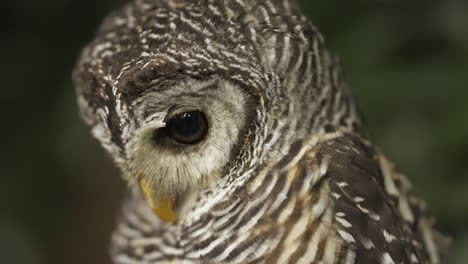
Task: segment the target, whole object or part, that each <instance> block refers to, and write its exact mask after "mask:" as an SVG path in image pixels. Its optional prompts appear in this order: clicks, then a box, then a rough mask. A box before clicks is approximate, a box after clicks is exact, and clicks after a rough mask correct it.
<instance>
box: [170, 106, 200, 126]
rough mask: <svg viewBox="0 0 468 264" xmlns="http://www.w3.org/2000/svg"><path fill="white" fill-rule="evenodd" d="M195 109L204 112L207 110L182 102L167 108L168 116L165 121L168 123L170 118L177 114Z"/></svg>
mask: <svg viewBox="0 0 468 264" xmlns="http://www.w3.org/2000/svg"><path fill="white" fill-rule="evenodd" d="M193 111H200V112H203V113H204V112H205V111H203V110H202V109H201V108H199V107H194V106H191V105H182V104H178V105H173V106H171V107H170V108H169V109H168V110H167V114H166V117H165V118H164V122H165V123H166V122H167V121H168V120H170V119H171V118H173V117H174V116H176V115H179V114H182V113H185V112H193Z"/></svg>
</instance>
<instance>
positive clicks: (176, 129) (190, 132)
mask: <svg viewBox="0 0 468 264" xmlns="http://www.w3.org/2000/svg"><path fill="white" fill-rule="evenodd" d="M166 129H167V131H166V133H167V136H169V137H170V138H172V139H173V140H175V141H177V142H179V143H182V144H195V143H198V142H200V141H201V140H203V139H204V138H205V136H206V134H207V132H208V122H207V120H206V116H205V114H203V112H201V111H191V112H185V113H182V114H178V115H176V116H174V117H172V118H171V119H169V120H168V121H167V126H166Z"/></svg>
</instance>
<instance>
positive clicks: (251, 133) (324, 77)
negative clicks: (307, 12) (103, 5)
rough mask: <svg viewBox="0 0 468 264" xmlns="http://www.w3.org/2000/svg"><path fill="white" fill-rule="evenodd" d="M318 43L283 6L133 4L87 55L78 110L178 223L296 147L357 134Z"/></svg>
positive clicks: (271, 1) (132, 180) (275, 2)
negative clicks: (327, 136)
mask: <svg viewBox="0 0 468 264" xmlns="http://www.w3.org/2000/svg"><path fill="white" fill-rule="evenodd" d="M306 36H307V37H306ZM323 45H324V43H323V39H322V37H321V35H320V33H319V32H318V31H317V30H316V29H315V27H314V26H313V25H312V24H310V23H309V22H308V21H307V20H306V18H305V17H304V16H302V15H301V14H300V13H299V12H298V11H297V7H296V5H295V4H294V3H291V2H290V1H287V0H265V1H252V0H239V1H225V0H198V1H189V0H177V1H176V0H159V1H158V0H139V1H135V2H133V3H130V4H128V5H126V6H124V7H123V8H122V9H121V10H120V11H118V12H116V13H114V14H112V15H111V16H110V17H108V18H107V19H106V20H105V21H104V23H103V25H102V26H101V27H100V29H99V30H98V32H97V35H96V38H95V39H94V41H93V42H92V43H91V44H90V45H88V46H87V47H86V48H85V49H84V51H83V53H82V55H81V57H80V60H79V62H78V65H77V66H76V69H75V72H74V81H75V86H76V88H77V89H76V90H77V95H78V104H79V107H80V110H81V115H82V118H83V119H84V121H85V122H86V124H88V125H89V126H90V128H91V131H92V134H93V135H94V137H96V138H97V139H98V140H99V141H100V143H101V144H102V146H103V147H104V148H105V149H106V150H107V151H108V152H109V153H110V155H111V156H112V158H113V159H114V160H115V162H116V164H117V165H118V166H119V167H120V168H121V170H122V172H123V175H124V177H125V179H126V180H127V181H128V182H129V184H130V185H131V186H136V187H137V189H139V190H141V191H142V193H143V194H144V196H145V197H146V199H147V201H148V202H149V204H150V205H151V206H152V207H153V209H154V210H155V212H156V213H157V214H158V215H159V216H160V217H161V218H163V219H165V220H168V221H175V220H176V219H178V218H179V219H180V218H183V215H184V213H183V212H185V211H187V210H190V208H191V206H192V205H193V204H194V203H196V202H198V201H200V199H201V197H203V196H204V195H205V197H206V194H209V193H213V192H223V191H232V190H235V189H238V188H243V182H244V181H245V180H246V179H248V178H249V177H254V176H255V171H256V170H258V169H259V168H261V167H262V166H264V164H265V161H268V160H272V159H280V158H281V157H283V156H284V154H285V152H288V151H291V148H292V146H295V144H296V145H297V146H300V144H301V143H303V142H305V141H306V140H311V139H312V138H313V137H318V136H320V134H323V133H325V132H331V131H334V130H338V129H349V130H358V129H359V126H360V121H359V118H358V117H357V114H356V110H355V107H354V104H353V101H352V98H351V96H350V93H349V91H348V88H347V86H346V83H345V82H344V81H343V79H342V75H341V72H340V70H339V66H338V64H337V63H336V61H335V60H334V58H333V57H332V56H331V55H330V54H329V52H328V51H327V50H326V49H325V48H324V47H323ZM211 197H212V198H213V200H216V198H214V197H216V196H211ZM210 202H212V201H211V200H208V201H205V204H207V206H206V207H209V204H210ZM197 208H200V207H197Z"/></svg>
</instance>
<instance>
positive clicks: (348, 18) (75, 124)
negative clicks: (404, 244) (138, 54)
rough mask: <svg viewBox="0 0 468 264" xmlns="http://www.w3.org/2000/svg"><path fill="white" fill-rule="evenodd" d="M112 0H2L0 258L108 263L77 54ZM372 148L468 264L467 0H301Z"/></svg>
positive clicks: (111, 213) (113, 203)
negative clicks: (340, 71) (75, 74)
mask: <svg viewBox="0 0 468 264" xmlns="http://www.w3.org/2000/svg"><path fill="white" fill-rule="evenodd" d="M123 2H125V1H123V0H99V1H96V0H79V1H78V0H48V1H32V0H29V1H28V0H16V1H14V0H7V1H6V3H5V2H3V3H2V9H1V10H2V11H1V15H0V22H1V25H2V26H1V28H0V60H1V63H0V73H1V75H0V77H1V78H0V83H1V84H2V88H1V89H2V91H3V94H2V95H1V96H0V114H1V116H2V117H3V120H4V121H3V122H2V125H1V129H0V133H1V134H0V135H1V137H0V138H2V139H3V140H2V143H0V146H1V147H0V175H1V185H0V256H1V262H2V263H15V264H26V263H27V264H29V263H33V264H36V263H37V264H43V263H52V264H59V263H71V264H74V263H76V264H78V263H100V264H105V263H109V260H108V257H107V245H108V239H109V234H110V231H111V230H112V229H113V227H114V223H115V217H116V214H117V212H118V208H119V204H120V201H121V195H122V189H123V183H122V182H121V180H120V178H119V173H118V171H117V170H116V169H115V168H114V167H113V165H112V163H111V162H110V159H108V157H107V156H106V154H105V153H104V151H103V150H101V149H100V147H99V146H98V145H97V143H96V142H95V141H94V140H92V139H91V137H90V135H89V133H88V131H87V129H86V128H85V127H84V126H83V125H82V123H81V121H80V120H79V118H78V115H77V109H76V105H75V98H74V89H73V87H72V83H71V79H70V73H71V71H72V68H73V65H74V62H75V60H76V58H77V55H78V53H79V51H80V48H81V47H82V46H83V45H85V44H86V42H88V41H89V40H91V38H92V36H93V32H94V31H95V29H96V27H97V26H98V24H99V23H100V21H101V20H102V18H103V17H104V16H105V15H106V14H107V13H108V12H110V11H111V10H112V9H114V8H115V7H117V6H120V5H121V4H122V3H123ZM302 4H303V8H304V10H305V12H306V13H307V15H308V16H309V17H310V18H312V20H313V21H314V22H315V24H317V25H318V26H319V28H320V29H321V30H322V32H323V33H324V35H325V36H326V39H327V41H328V43H329V45H330V46H332V47H333V49H334V50H335V52H336V53H337V54H339V55H340V56H341V58H342V61H343V64H344V66H345V70H346V72H347V76H348V79H349V81H350V83H351V85H352V86H353V88H354V92H355V95H356V97H357V99H358V103H359V105H360V109H361V111H362V113H363V114H364V116H365V117H366V120H367V123H368V128H369V132H370V134H371V135H372V137H373V139H374V141H375V142H376V143H377V144H378V145H380V146H381V148H382V149H383V150H384V151H385V152H386V153H387V154H388V156H389V157H390V158H391V159H392V160H394V161H395V162H396V163H397V164H398V166H399V168H400V170H402V171H403V172H404V173H406V174H407V175H408V176H409V177H410V179H411V180H412V181H413V183H414V185H415V188H416V190H417V191H418V192H419V193H420V194H421V195H423V196H424V197H425V198H426V199H427V201H428V204H429V207H430V208H431V210H432V211H433V212H434V214H435V215H436V216H437V219H438V225H439V226H440V227H441V229H443V230H445V231H446V232H448V233H450V234H451V235H452V236H453V237H454V239H455V247H454V249H453V250H452V252H451V255H452V256H451V258H450V260H449V262H448V263H452V264H459V263H468V1H458V0H392V1H384V0H331V1H330V0H328V1H324V0H322V1H312V0H303V1H302Z"/></svg>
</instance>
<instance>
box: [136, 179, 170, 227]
mask: <svg viewBox="0 0 468 264" xmlns="http://www.w3.org/2000/svg"><path fill="white" fill-rule="evenodd" d="M140 187H141V190H142V191H143V194H144V195H145V199H146V201H148V203H149V204H150V206H151V208H153V211H154V212H155V213H156V214H157V215H158V216H159V217H160V218H161V219H162V220H164V221H167V222H172V223H173V222H175V221H177V216H176V214H175V212H174V201H173V200H172V199H171V198H169V197H164V196H162V197H161V196H157V195H155V194H154V193H153V188H151V186H150V185H149V184H147V183H146V182H145V181H144V180H140Z"/></svg>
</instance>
